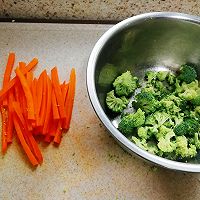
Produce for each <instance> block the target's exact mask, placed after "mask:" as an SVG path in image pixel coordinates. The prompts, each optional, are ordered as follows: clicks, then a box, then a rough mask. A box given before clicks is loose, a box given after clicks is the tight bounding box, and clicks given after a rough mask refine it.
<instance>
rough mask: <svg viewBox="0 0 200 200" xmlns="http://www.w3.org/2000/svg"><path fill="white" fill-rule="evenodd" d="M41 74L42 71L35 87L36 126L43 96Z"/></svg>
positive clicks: (42, 74)
mask: <svg viewBox="0 0 200 200" xmlns="http://www.w3.org/2000/svg"><path fill="white" fill-rule="evenodd" d="M43 76H44V71H43V72H42V73H41V74H40V76H39V79H38V81H37V83H36V87H37V107H36V126H39V114H40V109H41V104H42V96H43Z"/></svg>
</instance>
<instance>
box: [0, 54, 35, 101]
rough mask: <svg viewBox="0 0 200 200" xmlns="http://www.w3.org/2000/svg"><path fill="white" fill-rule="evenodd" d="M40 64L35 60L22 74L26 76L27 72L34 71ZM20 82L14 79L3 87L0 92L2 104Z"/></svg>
mask: <svg viewBox="0 0 200 200" xmlns="http://www.w3.org/2000/svg"><path fill="white" fill-rule="evenodd" d="M37 63H38V59H37V58H34V59H33V60H32V61H31V62H30V63H29V64H28V65H27V66H26V70H23V71H22V73H23V74H24V75H25V74H26V73H27V72H29V71H30V70H32V69H33V68H34V67H35V66H36V65H37ZM17 81H18V79H17V77H14V78H13V79H12V80H11V81H10V82H9V83H8V84H6V86H5V87H3V88H2V89H1V91H0V102H2V100H3V99H4V97H5V95H6V94H7V92H8V91H9V90H10V89H11V88H12V87H13V86H14V85H15V84H16V82H17Z"/></svg>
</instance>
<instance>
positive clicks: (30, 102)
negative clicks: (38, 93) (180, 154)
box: [15, 68, 35, 120]
mask: <svg viewBox="0 0 200 200" xmlns="http://www.w3.org/2000/svg"><path fill="white" fill-rule="evenodd" d="M15 72H16V75H17V77H18V78H19V80H20V83H21V85H22V88H23V91H24V94H25V96H26V103H27V111H28V119H31V120H34V119H35V112H34V103H33V96H32V93H31V90H30V88H29V86H28V82H27V80H26V78H25V76H24V75H23V73H22V72H21V71H20V69H19V68H17V69H16V70H15Z"/></svg>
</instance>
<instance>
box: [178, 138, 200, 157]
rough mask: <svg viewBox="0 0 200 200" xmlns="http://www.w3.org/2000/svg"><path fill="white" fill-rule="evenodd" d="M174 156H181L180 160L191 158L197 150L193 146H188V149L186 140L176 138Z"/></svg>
mask: <svg viewBox="0 0 200 200" xmlns="http://www.w3.org/2000/svg"><path fill="white" fill-rule="evenodd" d="M175 152H176V155H177V156H181V157H182V158H188V157H190V158H192V157H195V156H196V155H197V150H196V147H195V145H193V144H190V145H189V147H188V140H187V138H186V137H185V136H184V135H183V136H177V137H176V150H175Z"/></svg>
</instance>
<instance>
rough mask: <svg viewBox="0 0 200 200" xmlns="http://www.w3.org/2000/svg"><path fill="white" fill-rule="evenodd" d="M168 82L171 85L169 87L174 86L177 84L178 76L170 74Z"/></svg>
mask: <svg viewBox="0 0 200 200" xmlns="http://www.w3.org/2000/svg"><path fill="white" fill-rule="evenodd" d="M166 80H167V82H168V83H169V85H174V84H175V82H176V75H175V74H173V73H172V72H169V73H168V75H167V79H166Z"/></svg>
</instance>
